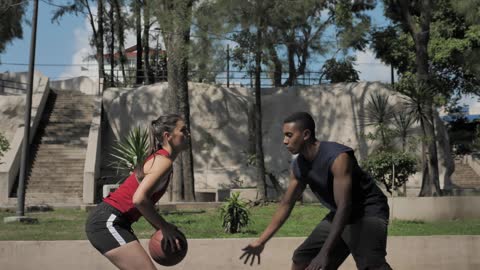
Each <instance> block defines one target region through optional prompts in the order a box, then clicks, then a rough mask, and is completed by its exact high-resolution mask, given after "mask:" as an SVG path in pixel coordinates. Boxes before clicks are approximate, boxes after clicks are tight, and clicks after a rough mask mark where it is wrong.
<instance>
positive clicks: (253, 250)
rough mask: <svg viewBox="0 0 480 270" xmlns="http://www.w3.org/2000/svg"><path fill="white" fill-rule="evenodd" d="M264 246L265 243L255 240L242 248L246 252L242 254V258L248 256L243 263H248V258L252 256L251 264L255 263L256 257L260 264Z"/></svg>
mask: <svg viewBox="0 0 480 270" xmlns="http://www.w3.org/2000/svg"><path fill="white" fill-rule="evenodd" d="M264 248H265V245H264V244H260V243H257V242H253V243H251V244H249V245H248V246H246V247H244V248H243V249H242V250H243V251H244V253H243V255H242V256H240V260H241V259H242V258H243V257H245V256H246V258H245V261H244V262H243V263H244V264H247V263H248V260H249V259H250V258H251V261H250V265H253V262H254V261H255V257H258V264H260V253H262V251H263V249H264Z"/></svg>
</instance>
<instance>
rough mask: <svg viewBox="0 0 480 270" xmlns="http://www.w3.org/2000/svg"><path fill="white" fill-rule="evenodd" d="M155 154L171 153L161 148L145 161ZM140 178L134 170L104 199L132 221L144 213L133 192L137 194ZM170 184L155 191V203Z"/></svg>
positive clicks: (153, 197) (153, 200)
mask: <svg viewBox="0 0 480 270" xmlns="http://www.w3.org/2000/svg"><path fill="white" fill-rule="evenodd" d="M155 155H161V156H164V157H170V154H169V153H168V152H167V151H166V150H164V149H160V150H158V151H157V152H155V153H154V154H153V155H151V156H149V157H148V158H147V159H146V160H145V162H147V161H148V160H150V159H152V158H153V157H154V156H155ZM170 176H171V173H170V175H169V176H168V177H167V178H168V180H167V181H170ZM138 185H139V183H138V180H137V177H136V176H135V173H134V172H133V173H132V174H130V176H129V177H128V178H127V179H126V180H125V181H124V182H123V183H122V184H121V185H120V187H118V189H116V190H115V191H114V192H111V193H110V194H109V195H108V196H107V197H105V198H104V199H103V201H104V202H105V203H108V204H109V205H111V206H113V207H115V208H116V209H118V210H119V211H120V212H122V213H123V215H124V216H125V217H126V218H127V219H128V220H129V221H130V222H132V223H133V222H136V221H137V220H138V219H139V218H140V217H141V216H142V214H141V213H140V211H138V209H137V208H136V207H135V205H134V204H133V194H135V191H136V190H137V188H138ZM167 186H168V183H167V184H166V185H165V186H164V187H163V188H162V189H160V190H159V191H157V192H155V193H153V195H152V197H151V198H150V199H151V200H152V202H153V203H157V202H158V200H160V198H161V197H162V195H163V194H164V193H165V191H166V190H167V189H166V187H167Z"/></svg>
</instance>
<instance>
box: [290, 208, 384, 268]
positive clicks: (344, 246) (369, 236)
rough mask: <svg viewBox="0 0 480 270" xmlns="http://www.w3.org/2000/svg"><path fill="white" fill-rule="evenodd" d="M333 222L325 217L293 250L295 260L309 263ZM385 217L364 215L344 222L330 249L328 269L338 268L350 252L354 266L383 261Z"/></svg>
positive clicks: (320, 246)
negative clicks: (353, 221)
mask: <svg viewBox="0 0 480 270" xmlns="http://www.w3.org/2000/svg"><path fill="white" fill-rule="evenodd" d="M331 227H332V223H331V221H330V220H328V219H324V220H323V221H322V222H320V224H318V225H317V227H315V229H314V230H313V232H312V233H311V234H310V236H308V237H307V239H306V240H305V241H304V242H303V243H302V244H301V245H300V246H299V247H298V248H297V249H296V250H295V252H294V254H293V258H292V260H293V261H294V262H295V263H309V262H310V261H311V260H313V258H315V256H317V254H318V253H319V252H320V250H321V248H322V246H323V243H324V242H325V240H326V239H327V236H328V234H329V232H330V230H331ZM387 227H388V220H385V219H383V218H379V217H363V218H361V219H359V220H357V221H356V222H355V223H352V224H347V226H346V227H345V229H344V231H343V233H342V237H341V239H340V240H339V242H338V243H337V245H336V246H335V247H333V249H332V251H331V253H330V254H331V256H330V257H329V262H330V265H329V266H328V267H327V269H337V268H338V267H339V266H340V265H341V264H342V263H343V261H345V259H346V258H347V257H348V255H349V254H350V253H352V256H353V259H354V260H355V263H356V265H357V268H358V269H360V270H362V269H369V267H375V266H381V265H383V264H386V263H387V262H386V260H385V256H386V255H387V251H386V248H387Z"/></svg>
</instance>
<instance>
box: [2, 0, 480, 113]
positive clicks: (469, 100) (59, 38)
mask: <svg viewBox="0 0 480 270" xmlns="http://www.w3.org/2000/svg"><path fill="white" fill-rule="evenodd" d="M30 2H31V3H33V1H31V0H30ZM379 2H381V1H379ZM53 3H54V4H55V5H66V4H67V3H69V0H54V1H53ZM55 9H56V7H55V6H52V5H49V4H47V3H46V0H40V1H39V13H38V26H37V42H36V43H37V44H36V45H37V46H36V57H35V64H36V66H35V69H36V70H39V71H41V72H42V73H43V74H44V75H46V76H48V77H49V78H50V80H62V79H68V78H72V77H75V76H80V75H88V74H89V75H92V76H95V75H97V73H96V71H95V70H94V69H96V67H94V66H90V67H89V66H87V65H86V64H85V61H84V59H85V58H86V57H87V56H88V55H90V54H92V52H93V49H92V48H91V47H90V45H89V36H90V35H91V32H92V31H91V28H90V25H89V22H88V20H87V18H86V17H85V16H84V15H80V16H74V15H70V14H67V15H65V16H64V17H63V18H62V19H61V22H60V24H58V23H52V22H51V17H52V14H53V11H54V10H55ZM32 14H33V7H32V4H30V7H29V9H28V11H27V13H26V16H27V18H28V19H29V20H31V18H32ZM370 14H371V16H372V23H373V25H376V26H386V25H388V22H387V20H386V19H385V18H384V16H383V10H382V7H381V6H377V8H376V9H375V10H373V11H371V12H370ZM31 29H32V28H31V26H30V25H28V24H25V23H24V27H23V30H24V35H23V39H16V40H14V41H13V42H11V43H10V44H8V45H7V47H6V50H5V51H4V53H2V54H0V61H1V63H0V72H6V71H10V72H21V71H27V70H28V61H29V53H30V40H31ZM134 41H135V36H134V34H133V32H132V33H130V34H127V42H126V47H127V48H128V47H130V46H132V45H134V44H135V43H134ZM356 57H357V61H356V62H357V64H356V66H355V67H356V69H357V70H358V71H359V72H360V74H359V77H360V80H362V81H382V82H390V80H391V78H390V76H391V75H390V74H391V73H390V67H389V66H386V65H385V64H383V63H382V62H381V61H380V60H379V59H376V58H375V55H374V53H373V52H372V51H371V50H369V49H367V50H366V51H364V52H361V51H359V52H356ZM82 70H83V71H82ZM395 80H396V78H395ZM461 103H465V104H467V105H470V106H471V107H472V106H477V105H476V104H477V103H478V102H477V98H476V97H465V98H464V99H462V101H461ZM478 108H479V109H480V105H478Z"/></svg>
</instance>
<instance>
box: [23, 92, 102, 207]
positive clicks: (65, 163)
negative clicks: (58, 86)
mask: <svg viewBox="0 0 480 270" xmlns="http://www.w3.org/2000/svg"><path fill="white" fill-rule="evenodd" d="M92 116H93V96H88V95H84V94H82V93H81V92H79V91H65V90H61V91H55V90H51V92H50V96H49V97H48V101H47V105H46V107H45V111H44V114H43V116H42V120H41V122H40V125H39V128H38V130H37V133H36V134H35V139H34V142H33V143H32V147H31V157H32V163H31V170H30V173H29V178H28V180H27V185H26V194H25V205H27V206H31V205H41V204H47V205H52V206H73V205H80V204H82V201H83V199H82V198H83V170H84V165H85V153H86V149H87V141H88V133H89V130H90V125H91V121H92Z"/></svg>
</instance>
